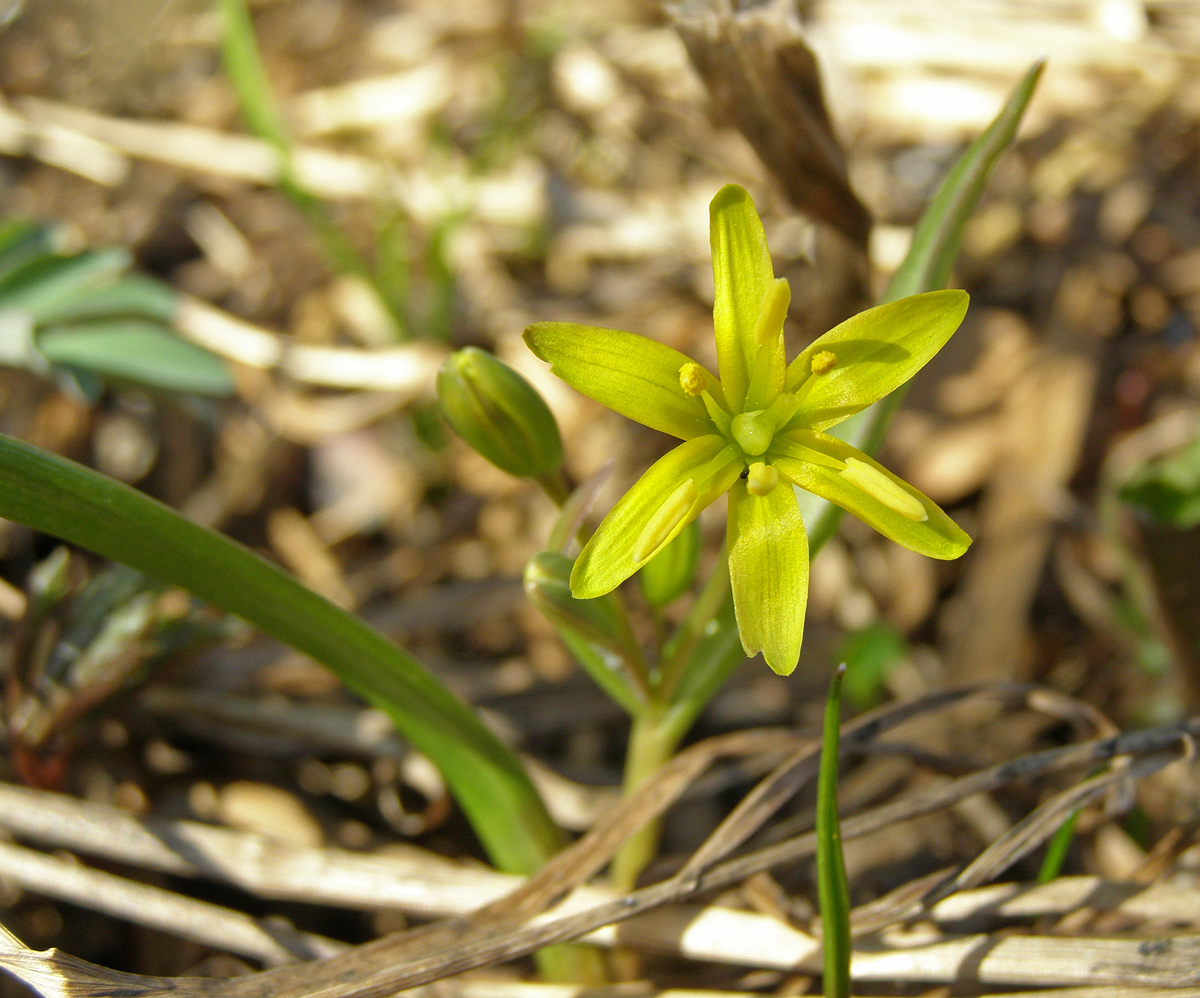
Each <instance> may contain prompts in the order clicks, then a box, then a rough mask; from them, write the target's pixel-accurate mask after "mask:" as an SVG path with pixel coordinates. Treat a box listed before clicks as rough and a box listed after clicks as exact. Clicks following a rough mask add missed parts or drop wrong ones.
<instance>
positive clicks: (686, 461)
mask: <svg viewBox="0 0 1200 998" xmlns="http://www.w3.org/2000/svg"><path fill="white" fill-rule="evenodd" d="M727 450H732V448H729V446H728V445H727V444H726V442H725V440H724V439H723V438H722V437H719V436H717V435H716V434H715V433H713V434H709V435H708V436H703V437H696V438H695V439H693V440H689V441H687V442H686V443H682V444H680V445H679V446H678V447H676V448H675V449H674V450H671V451H669V452H668V453H666V454H664V455H663V456H662V457H660V458H659V459H658V460H657V461H655V462H654V464H652V465H651V466H650V467H649V468H648V469H647V470H646V472H645V474H643V475H642V477H641V478H639V479H638V480H637V481H636V482H635V483H634V484H633V487H632V488H630V490H629V491H628V492H626V493H625V495H623V496H622V497H621V498H620V500H619V501H618V502H617V504H616V505H615V506H614V507H613V508H612V509H611V510H609V513H608V516H606V517H605V518H604V520H603V522H602V523H601V524H600V526H599V528H598V529H597V530H596V533H595V534H593V535H592V539H591V540H590V541H588V543H587V545H586V546H585V547H584V549H583V550H582V551H581V552H580V553H579V557H578V558H577V559H576V560H575V570H574V571H573V572H572V573H571V591H572V592H573V593H574V594H575V595H576V596H577V597H578V598H579V599H593V598H594V597H596V596H603V595H604V594H605V593H607V592H611V591H612V590H614V589H616V587H617V586H619V585H620V584H621V583H622V582H624V581H625V580H626V579H628V578H629V577H630V576H631V575H633V573H634V572H636V571H637V570H638V569H639V568H640V567H641V565H640V564H639V563H638V562H637V561H635V560H634V557H633V549H634V546H635V545H636V544H637V543H638V540H639V538H640V537H641V535H642V532H643V531H644V530H645V529H646V527H647V525H648V524H650V522H651V519H652V518H653V517H654V516H655V514H657V513H659V511H660V510H661V509H662V508H663V505H664V503H666V502H667V500H668V499H671V498H672V496H674V495H675V494H676V493H677V492H678V490H679V489H680V487H681V486H682V485H683V484H684V483H685V482H687V481H689V480H692V481H693V482H694V484H695V495H694V497H693V498H692V500H691V502H689V503H688V504H687V505H686V507H683V508H680V509H679V510H678V516H677V518H673V522H672V523H671V524H668V525H667V527H668V529H665V530H664V531H663V536H662V537H661V538H659V544H658V547H660V548H661V547H662V546H664V545H666V544H669V543H670V542H671V541H672V540H674V539H675V537H676V535H677V534H678V533H679V532H680V531H681V530H683V528H684V527H686V526H687V525H688V524H689V523H691V522H692V520H694V519H695V518H696V517H697V516H699V515H700V511H701V510H703V509H704V507H705V506H707V505H708V504H709V503H711V502H712V501H713V500H714V499H716V498H717V496H719V495H720V494H721V493H722V492H724V491H725V490H726V489H728V488H729V486H730V484H731V483H732V482H734V481H736V480H737V476H738V475H739V474H741V470H742V467H743V463H744V462H743V461H742V459H741V457H740V456H736V457H735V456H733V455H730V457H729V459H728V460H726V459H724V458H722V457H721V455H722V454H723V453H724V452H726V451H727ZM714 459H718V460H714ZM714 464H715V465H716V466H715V467H714ZM651 556H652V555H651ZM647 560H648V559H647Z"/></svg>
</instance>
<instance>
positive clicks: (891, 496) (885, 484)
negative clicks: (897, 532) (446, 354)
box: [839, 457, 929, 523]
mask: <svg viewBox="0 0 1200 998" xmlns="http://www.w3.org/2000/svg"><path fill="white" fill-rule="evenodd" d="M839 474H841V476H842V477H843V478H844V479H846V481H848V482H850V483H851V484H852V485H857V486H858V487H859V488H860V489H862V490H863V491H864V492H865V493H867V495H869V496H871V497H872V498H874V499H878V500H879V501H880V502H881V503H883V504H884V505H885V506H886V507H887V508H888V509H891V510H895V511H896V512H897V513H899V514H900V515H901V516H903V517H904V518H905V519H906V520H912V521H914V522H915V523H922V522H924V521H925V520H928V519H929V514H928V513H927V512H926V511H925V507H924V506H923V505H922V504H921V501H920V500H919V499H917V498H916V496H913V495H909V493H907V492H905V491H904V489H902V488H901V487H900V486H899V485H897V484H896V483H895V482H893V481H892V480H891V479H890V478H888V476H887V475H885V474H884V473H883V472H882V471H880V470H879V469H878V468H874V467H872V466H871V465H869V464H867V463H866V462H865V461H860V460H859V459H858V458H856V457H848V458H846V467H845V468H843V469H842V471H841V472H839Z"/></svg>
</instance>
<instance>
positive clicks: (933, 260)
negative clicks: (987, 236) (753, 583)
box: [800, 61, 1043, 552]
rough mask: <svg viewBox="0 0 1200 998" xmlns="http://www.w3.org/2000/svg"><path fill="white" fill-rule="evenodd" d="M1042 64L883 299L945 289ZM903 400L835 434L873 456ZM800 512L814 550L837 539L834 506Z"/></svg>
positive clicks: (893, 398) (980, 146)
mask: <svg viewBox="0 0 1200 998" xmlns="http://www.w3.org/2000/svg"><path fill="white" fill-rule="evenodd" d="M1042 65H1043V64H1042V62H1040V61H1039V62H1036V63H1034V65H1033V66H1032V67H1031V68H1030V70H1029V71H1028V72H1027V73H1026V74H1025V76H1024V77H1023V78H1022V80H1021V82H1020V83H1018V84H1017V86H1016V87H1015V88H1014V89H1013V91H1012V93H1011V94H1010V95H1009V98H1008V100H1007V101H1006V102H1005V104H1004V107H1003V108H1001V110H1000V113H999V114H998V115H997V116H996V118H995V119H994V120H993V121H992V123H991V124H990V125H989V126H988V127H987V129H986V130H985V131H984V132H983V134H982V135H980V136H979V138H977V139H976V140H975V141H974V142H972V143H971V145H970V146H968V147H967V149H966V151H965V152H964V153H963V154H962V156H960V157H959V159H958V161H957V162H956V163H955V164H954V166H953V168H952V169H951V170H950V172H949V173H948V174H946V179H945V180H943V181H942V184H941V186H940V187H939V188H938V191H937V194H935V195H934V197H933V200H932V201H931V202H930V203H929V206H928V207H927V208H926V209H925V211H924V213H923V214H922V215H921V219H920V221H919V222H918V223H917V227H916V230H915V232H914V233H913V241H912V246H911V247H910V248H909V251H908V255H907V256H906V257H905V258H904V262H903V263H902V264H901V265H900V269H899V270H897V271H896V273H895V274H893V275H892V279H891V281H890V282H888V286H887V289H886V290H885V291H884V293H883V301H885V302H890V301H896V300H897V299H900V298H904V297H906V296H907V295H913V294H917V293H919V292H922V291H934V290H937V289H938V288H942V287H945V285H946V281H947V279H948V277H949V274H950V268H951V266H952V265H953V263H954V259H955V258H956V257H957V256H958V248H959V244H960V243H961V241H962V232H963V226H965V225H966V222H967V219H968V218H970V216H971V212H973V211H974V210H975V205H976V204H977V203H978V201H979V197H980V195H981V194H982V193H983V190H984V187H985V186H986V185H987V178H988V176H989V175H990V174H991V171H992V167H993V166H995V165H996V161H997V160H998V159H999V158H1000V155H1001V153H1003V152H1004V150H1005V149H1007V148H1008V146H1009V143H1011V142H1012V140H1013V137H1014V136H1015V135H1016V133H1017V127H1018V126H1019V125H1020V123H1021V118H1022V116H1023V115H1024V113H1025V108H1026V107H1028V105H1029V101H1030V99H1031V98H1032V97H1033V91H1034V88H1035V87H1036V86H1037V81H1038V78H1039V77H1040V76H1041V73H1042ZM903 397H904V391H903V389H901V390H899V391H896V392H894V393H893V394H892V395H889V396H888V397H887V398H885V399H882V400H880V401H879V402H876V403H875V404H874V405H873V406H871V407H870V408H869V409H866V410H864V411H863V412H861V413H859V414H858V415H857V416H853V417H851V418H850V419H849V420H847V421H846V422H845V423H842V424H841V425H840V426H839V427H838V428H837V433H836V435H837V436H838V437H840V438H841V439H843V440H846V441H848V442H849V443H852V444H854V446H856V447H858V448H860V449H861V450H865V451H867V452H868V453H875V452H876V451H877V450H878V449H879V446H880V444H882V442H883V434H884V431H885V430H886V429H887V424H888V421H889V420H890V419H891V417H892V414H893V413H894V412H895V411H896V409H897V408H898V407H899V405H900V402H901V400H902V399H903ZM800 508H801V511H802V512H803V513H804V522H805V523H806V524H808V527H809V540H810V542H811V544H812V549H813V551H814V552H815V551H817V550H818V549H819V548H820V547H821V545H822V544H823V543H824V542H825V541H826V540H827V539H828V538H829V537H831V536H832V535H833V532H834V531H835V530H836V529H837V522H838V518H839V517H840V515H841V513H840V511H839V510H838V508H837V507H836V506H833V505H831V504H830V503H827V502H824V501H823V500H821V499H818V498H816V497H813V496H802V497H801V506H800Z"/></svg>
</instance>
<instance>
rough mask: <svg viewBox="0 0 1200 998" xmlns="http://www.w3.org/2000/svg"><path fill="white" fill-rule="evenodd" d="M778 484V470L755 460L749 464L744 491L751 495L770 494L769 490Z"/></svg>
mask: <svg viewBox="0 0 1200 998" xmlns="http://www.w3.org/2000/svg"><path fill="white" fill-rule="evenodd" d="M778 484H779V472H778V471H776V470H775V469H774V468H772V467H771V466H770V465H769V464H763V463H762V462H761V461H756V462H755V463H754V464H752V465H750V473H749V474H748V475H747V476H746V491H747V492H749V493H750V494H751V495H752V496H765V495H770V493H771V490H772V489H773V488H775V486H776V485H778Z"/></svg>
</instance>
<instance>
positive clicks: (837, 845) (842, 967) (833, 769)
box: [817, 664, 850, 998]
mask: <svg viewBox="0 0 1200 998" xmlns="http://www.w3.org/2000/svg"><path fill="white" fill-rule="evenodd" d="M845 675H846V666H845V664H842V665H839V666H838V667H837V669H836V670H835V671H834V674H833V679H832V681H831V682H830V684H829V699H828V700H826V702H825V737H824V740H823V742H822V744H821V766H820V771H819V772H818V775H817V898H818V901H819V902H820V906H821V932H822V949H823V950H824V955H825V998H850V888H849V885H848V884H847V882H846V862H845V859H844V858H843V856H842V828H841V824H840V822H839V820H838V794H837V784H838V741H839V737H838V736H839V734H840V730H839V729H840V726H841V723H842V722H841V713H842V679H843V678H844V677H845Z"/></svg>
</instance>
